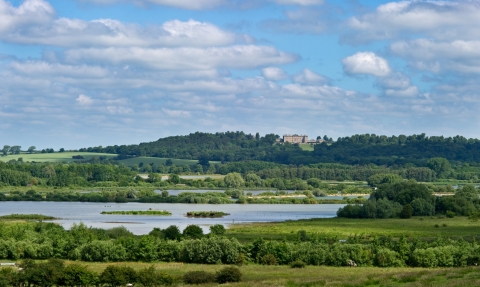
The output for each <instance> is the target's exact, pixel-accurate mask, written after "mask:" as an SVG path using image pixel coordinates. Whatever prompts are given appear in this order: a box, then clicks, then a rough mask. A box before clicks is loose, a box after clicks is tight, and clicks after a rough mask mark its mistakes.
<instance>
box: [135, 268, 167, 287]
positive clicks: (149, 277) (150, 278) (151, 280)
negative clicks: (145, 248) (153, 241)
mask: <svg viewBox="0 0 480 287" xmlns="http://www.w3.org/2000/svg"><path fill="white" fill-rule="evenodd" d="M137 282H138V283H140V284H141V285H142V286H144V287H154V286H162V285H166V286H170V285H173V283H174V278H173V277H172V276H170V275H168V274H166V273H164V272H157V271H155V267H154V266H153V265H152V266H150V267H148V268H143V269H140V270H139V271H138V272H137Z"/></svg>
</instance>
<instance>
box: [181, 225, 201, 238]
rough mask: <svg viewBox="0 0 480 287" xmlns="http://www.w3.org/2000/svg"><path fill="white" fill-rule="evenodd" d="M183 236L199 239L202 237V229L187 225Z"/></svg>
mask: <svg viewBox="0 0 480 287" xmlns="http://www.w3.org/2000/svg"><path fill="white" fill-rule="evenodd" d="M183 236H185V237H186V238H191V239H200V238H202V237H203V229H202V228H201V227H200V226H198V225H195V224H189V225H188V226H187V227H185V229H184V230H183Z"/></svg>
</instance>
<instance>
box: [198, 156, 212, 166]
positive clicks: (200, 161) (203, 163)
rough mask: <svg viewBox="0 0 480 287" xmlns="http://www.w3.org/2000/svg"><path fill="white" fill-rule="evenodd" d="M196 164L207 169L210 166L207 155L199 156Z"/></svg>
mask: <svg viewBox="0 0 480 287" xmlns="http://www.w3.org/2000/svg"><path fill="white" fill-rule="evenodd" d="M198 164H199V165H201V166H204V167H206V169H208V167H209V166H210V162H209V161H208V156H207V155H201V156H200V158H199V159H198Z"/></svg>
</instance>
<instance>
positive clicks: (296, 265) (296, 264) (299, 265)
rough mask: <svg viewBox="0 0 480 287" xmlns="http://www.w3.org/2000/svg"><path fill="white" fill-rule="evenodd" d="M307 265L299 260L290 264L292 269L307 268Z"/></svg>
mask: <svg viewBox="0 0 480 287" xmlns="http://www.w3.org/2000/svg"><path fill="white" fill-rule="evenodd" d="M306 265H307V264H306V263H305V262H303V261H302V260H299V259H297V260H295V261H293V262H292V263H290V267H292V268H305V266H306Z"/></svg>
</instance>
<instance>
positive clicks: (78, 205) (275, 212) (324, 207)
mask: <svg viewBox="0 0 480 287" xmlns="http://www.w3.org/2000/svg"><path fill="white" fill-rule="evenodd" d="M343 206H344V204H169V203H134V202H129V203H97V202H25V201H22V202H12V201H7V202H0V215H8V214H13V213H17V214H43V215H49V216H54V217H57V218H60V219H59V220H56V221H55V222H57V223H58V224H60V225H62V226H63V227H65V228H67V229H68V228H70V227H71V226H72V224H73V223H80V222H83V223H84V224H86V225H87V226H92V227H98V228H105V229H108V228H112V227H117V226H125V227H126V228H127V229H128V230H130V231H131V232H133V233H134V234H147V233H149V232H150V231H151V230H152V229H153V228H154V227H159V228H162V229H163V228H167V227H168V226H170V225H176V226H178V227H179V228H180V230H183V229H184V228H185V227H187V225H189V224H197V225H199V226H201V227H202V228H203V229H204V231H205V232H208V230H209V226H211V225H213V224H224V225H226V226H228V225H230V224H234V223H248V222H274V221H285V220H297V219H307V218H327V217H335V216H336V212H337V210H338V209H339V208H340V207H343ZM149 208H151V209H157V210H168V211H170V212H171V213H172V215H171V216H138V215H102V214H100V213H101V212H102V211H116V210H148V209H149ZM188 211H223V212H227V213H230V215H228V216H225V217H223V218H188V217H185V214H186V213H187V212H188Z"/></svg>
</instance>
